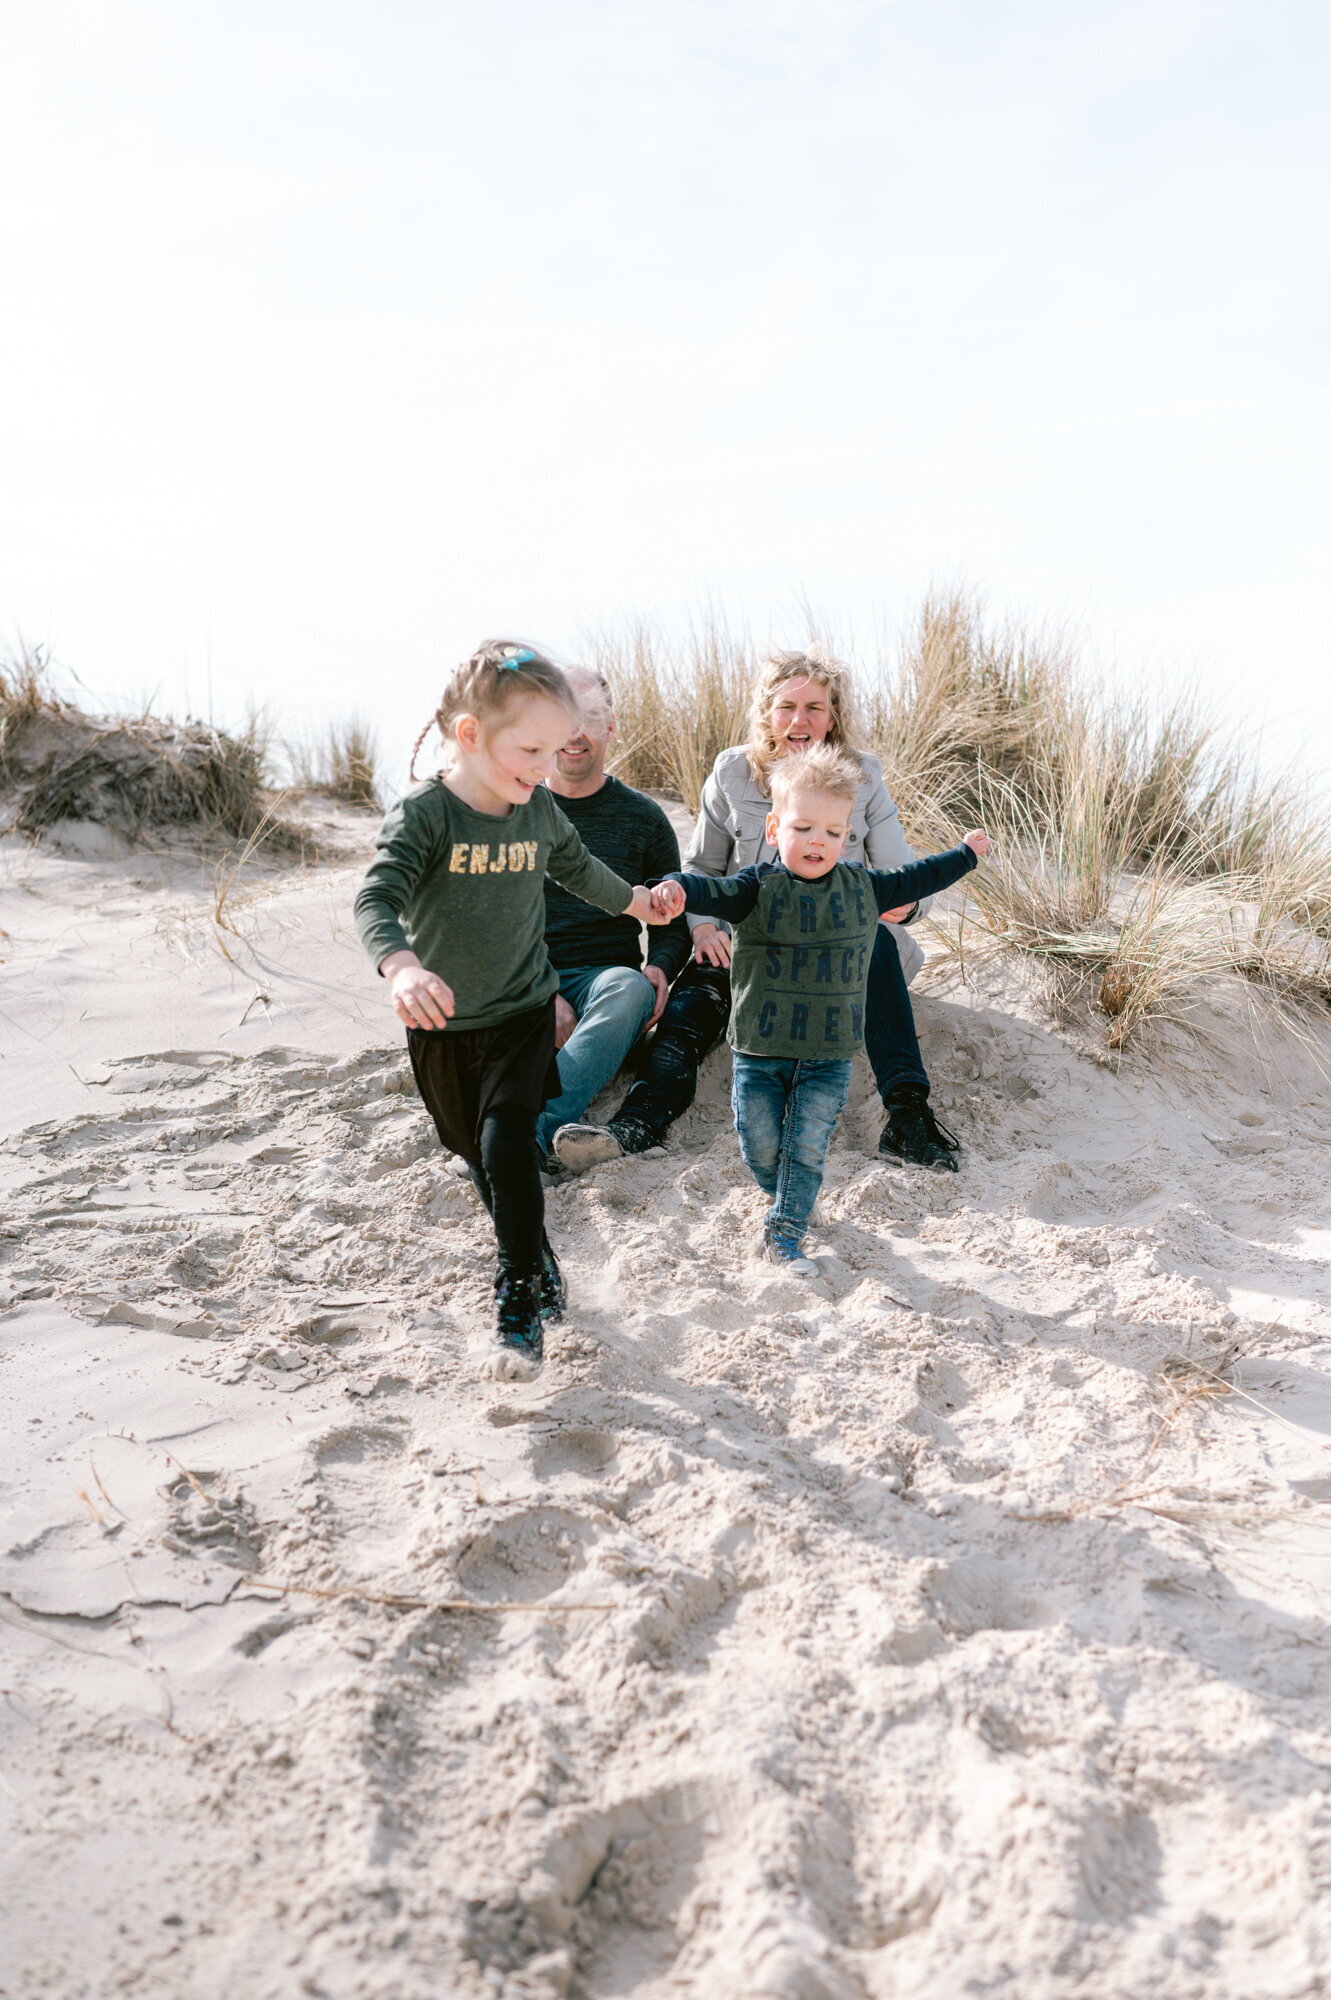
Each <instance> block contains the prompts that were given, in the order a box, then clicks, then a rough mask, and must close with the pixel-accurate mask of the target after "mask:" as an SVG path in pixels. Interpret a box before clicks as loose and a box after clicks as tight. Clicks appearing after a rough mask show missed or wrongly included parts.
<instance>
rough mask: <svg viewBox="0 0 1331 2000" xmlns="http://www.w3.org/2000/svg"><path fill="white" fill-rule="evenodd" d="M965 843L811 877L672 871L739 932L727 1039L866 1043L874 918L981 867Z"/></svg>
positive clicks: (832, 1046) (774, 870)
mask: <svg viewBox="0 0 1331 2000" xmlns="http://www.w3.org/2000/svg"><path fill="white" fill-rule="evenodd" d="M975 862H976V856H975V854H974V853H973V852H972V850H971V849H970V848H969V847H967V846H965V845H964V844H963V845H962V846H960V847H950V848H948V849H947V851H946V852H945V853H943V854H930V855H926V856H925V858H924V860H923V861H912V862H911V863H910V865H909V866H908V867H906V868H894V869H890V870H887V869H881V868H863V867H860V866H859V865H858V864H855V863H850V862H846V861H838V862H837V864H836V866H835V867H834V868H832V869H831V870H829V872H828V873H827V874H826V875H820V876H819V877H818V878H817V879H816V880H815V881H812V882H809V881H805V880H804V878H803V877H802V876H799V875H792V874H791V872H790V870H789V869H788V868H786V867H785V866H784V864H783V863H782V862H779V861H775V862H773V861H761V862H759V863H758V865H757V866H756V867H754V868H741V869H740V871H739V872H738V874H735V875H722V876H715V875H686V874H684V873H682V872H681V873H679V874H670V875H667V876H666V877H664V878H663V879H664V880H666V881H667V882H678V883H679V884H680V886H681V888H682V889H683V891H684V907H685V909H686V910H687V911H688V913H689V915H690V916H697V917H713V918H716V917H723V918H724V919H725V920H726V922H727V923H728V924H730V925H731V926H732V929H733V931H734V940H735V941H734V956H733V958H732V959H731V964H730V991H731V999H732V1006H731V1014H730V1027H729V1029H728V1031H727V1039H728V1040H729V1043H730V1046H731V1048H732V1049H735V1050H737V1051H738V1052H739V1053H740V1054H741V1055H749V1056H773V1057H776V1058H778V1059H779V1060H783V1061H787V1062H789V1061H795V1062H808V1061H819V1062H828V1061H836V1060H838V1059H844V1058H846V1057H849V1056H853V1055H854V1053H855V1051H856V1049H858V1048H862V1047H863V1045H864V1002H865V996H866V993H867V990H868V983H869V960H870V958H871V957H872V956H873V947H874V940H875V939H876V937H877V935H878V919H879V917H880V916H882V915H883V913H884V912H885V911H887V910H895V909H898V908H900V906H901V904H903V903H912V902H914V901H915V900H916V899H917V898H918V897H920V896H934V895H937V893H938V891H939V890H940V889H946V888H948V887H950V885H951V884H952V883H953V882H959V881H960V880H961V877H962V876H963V875H965V874H967V873H968V872H969V870H970V869H972V868H973V867H974V866H975Z"/></svg>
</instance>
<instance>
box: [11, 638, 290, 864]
mask: <svg viewBox="0 0 1331 2000" xmlns="http://www.w3.org/2000/svg"><path fill="white" fill-rule="evenodd" d="M268 747H269V746H268V740H267V737H266V734H265V730H264V726H263V722H262V718H261V717H258V716H252V717H251V718H250V720H249V722H248V723H247V725H246V726H245V728H244V729H242V730H241V731H239V732H227V731H225V730H220V729H214V728H212V727H211V726H210V725H208V724H205V723H199V722H184V723H181V722H175V721H172V720H171V719H169V718H167V717H161V716H157V715H154V714H153V713H152V712H151V710H150V709H146V710H144V711H143V712H141V713H139V714H137V715H90V714H87V713H86V712H85V711H84V710H83V709H82V708H80V707H79V706H78V704H77V703H76V702H74V701H72V700H70V699H69V698H68V697H66V696H65V695H63V694H62V693H61V692H60V691H59V689H58V687H57V685H56V682H55V679H54V676H53V674H52V672H51V669H50V665H49V662H48V660H47V659H46V657H45V655H44V654H42V653H40V652H31V651H28V652H23V653H20V654H19V655H18V656H16V657H15V658H12V659H10V660H7V661H4V662H0V807H3V811H4V819H5V823H6V824H7V826H8V828H9V830H10V831H12V832H17V833H22V834H26V835H28V836H29V837H31V838H36V837H38V836H39V835H41V834H42V833H43V832H45V831H47V830H48V829H49V828H51V827H53V826H56V825H58V824H59V823H60V822H61V821H63V820H87V821H93V822H95V823H97V824H100V825H103V826H108V827H111V828H113V829H114V830H115V831H116V832H117V833H119V834H121V835H123V836H124V838H125V839H127V840H129V841H131V842H134V841H139V840H143V839H147V838H150V837H152V835H153V834H155V833H161V832H167V831H172V830H178V831H186V832H189V833H192V834H198V835H201V836H202V837H204V838H206V839H209V840H220V841H223V842H231V841H241V842H245V841H248V840H249V839H250V838H251V836H252V835H253V834H254V832H255V829H256V828H258V827H259V826H261V825H263V826H264V827H265V828H266V833H265V838H266V839H267V840H268V841H269V842H270V843H272V844H273V845H275V846H277V847H287V848H297V847H299V846H300V845H301V838H300V835H299V833H298V831H297V830H296V829H294V828H290V827H288V826H287V825H286V823H285V822H283V821H280V820H276V819H275V818H274V817H273V814H272V811H271V806H270V785H269V773H268Z"/></svg>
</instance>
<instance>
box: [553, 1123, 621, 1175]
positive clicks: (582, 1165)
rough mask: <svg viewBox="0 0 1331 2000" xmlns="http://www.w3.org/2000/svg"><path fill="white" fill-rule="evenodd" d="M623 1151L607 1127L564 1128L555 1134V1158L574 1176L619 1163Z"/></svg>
mask: <svg viewBox="0 0 1331 2000" xmlns="http://www.w3.org/2000/svg"><path fill="white" fill-rule="evenodd" d="M623 1151H624V1148H623V1147H622V1146H621V1145H620V1143H619V1141H618V1139H617V1138H616V1137H615V1135H614V1133H613V1132H612V1131H611V1130H610V1127H609V1126H608V1125H561V1126H560V1128H559V1130H558V1131H557V1132H556V1133H555V1142H554V1154H555V1158H556V1159H557V1160H558V1162H559V1164H560V1166H561V1167H564V1168H566V1169H567V1170H568V1172H569V1173H571V1174H585V1173H586V1171H587V1169H588V1167H600V1166H604V1165H605V1162H606V1161H607V1160H617V1159H619V1157H620V1155H621V1154H622V1153H623Z"/></svg>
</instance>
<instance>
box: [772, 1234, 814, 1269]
mask: <svg viewBox="0 0 1331 2000" xmlns="http://www.w3.org/2000/svg"><path fill="white" fill-rule="evenodd" d="M763 1257H764V1259H765V1260H766V1262H767V1263H769V1264H777V1265H779V1266H780V1268H781V1269H782V1270H783V1271H785V1272H787V1273H788V1274H789V1276H790V1277H792V1278H816V1277H817V1276H818V1275H819V1273H818V1266H817V1265H816V1264H815V1263H814V1261H813V1258H812V1257H806V1256H805V1254H804V1252H803V1250H802V1249H801V1248H800V1246H799V1244H798V1243H792V1242H791V1240H790V1238H789V1237H788V1236H766V1237H764V1238H763Z"/></svg>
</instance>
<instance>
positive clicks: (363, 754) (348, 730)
mask: <svg viewBox="0 0 1331 2000" xmlns="http://www.w3.org/2000/svg"><path fill="white" fill-rule="evenodd" d="M286 755H287V761H288V762H289V764H290V767H291V775H292V782H293V788H294V789H295V790H296V791H297V792H318V793H320V794H321V795H322V796H323V797H324V798H329V799H336V800H338V801H339V803H341V804H342V805H348V806H365V807H368V808H370V809H372V810H374V811H376V812H377V811H379V810H380V809H381V806H382V801H381V799H380V797H379V778H378V765H379V743H378V738H377V737H376V735H375V732H374V730H373V728H372V727H371V725H370V724H369V723H368V722H367V721H366V720H365V719H364V718H363V717H362V716H359V715H353V716H352V717H350V719H349V720H348V721H346V722H343V723H333V724H331V725H330V726H329V728H328V729H327V730H326V732H325V733H324V735H323V736H322V737H320V738H319V739H317V740H316V741H314V742H306V743H289V744H287V745H286Z"/></svg>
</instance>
